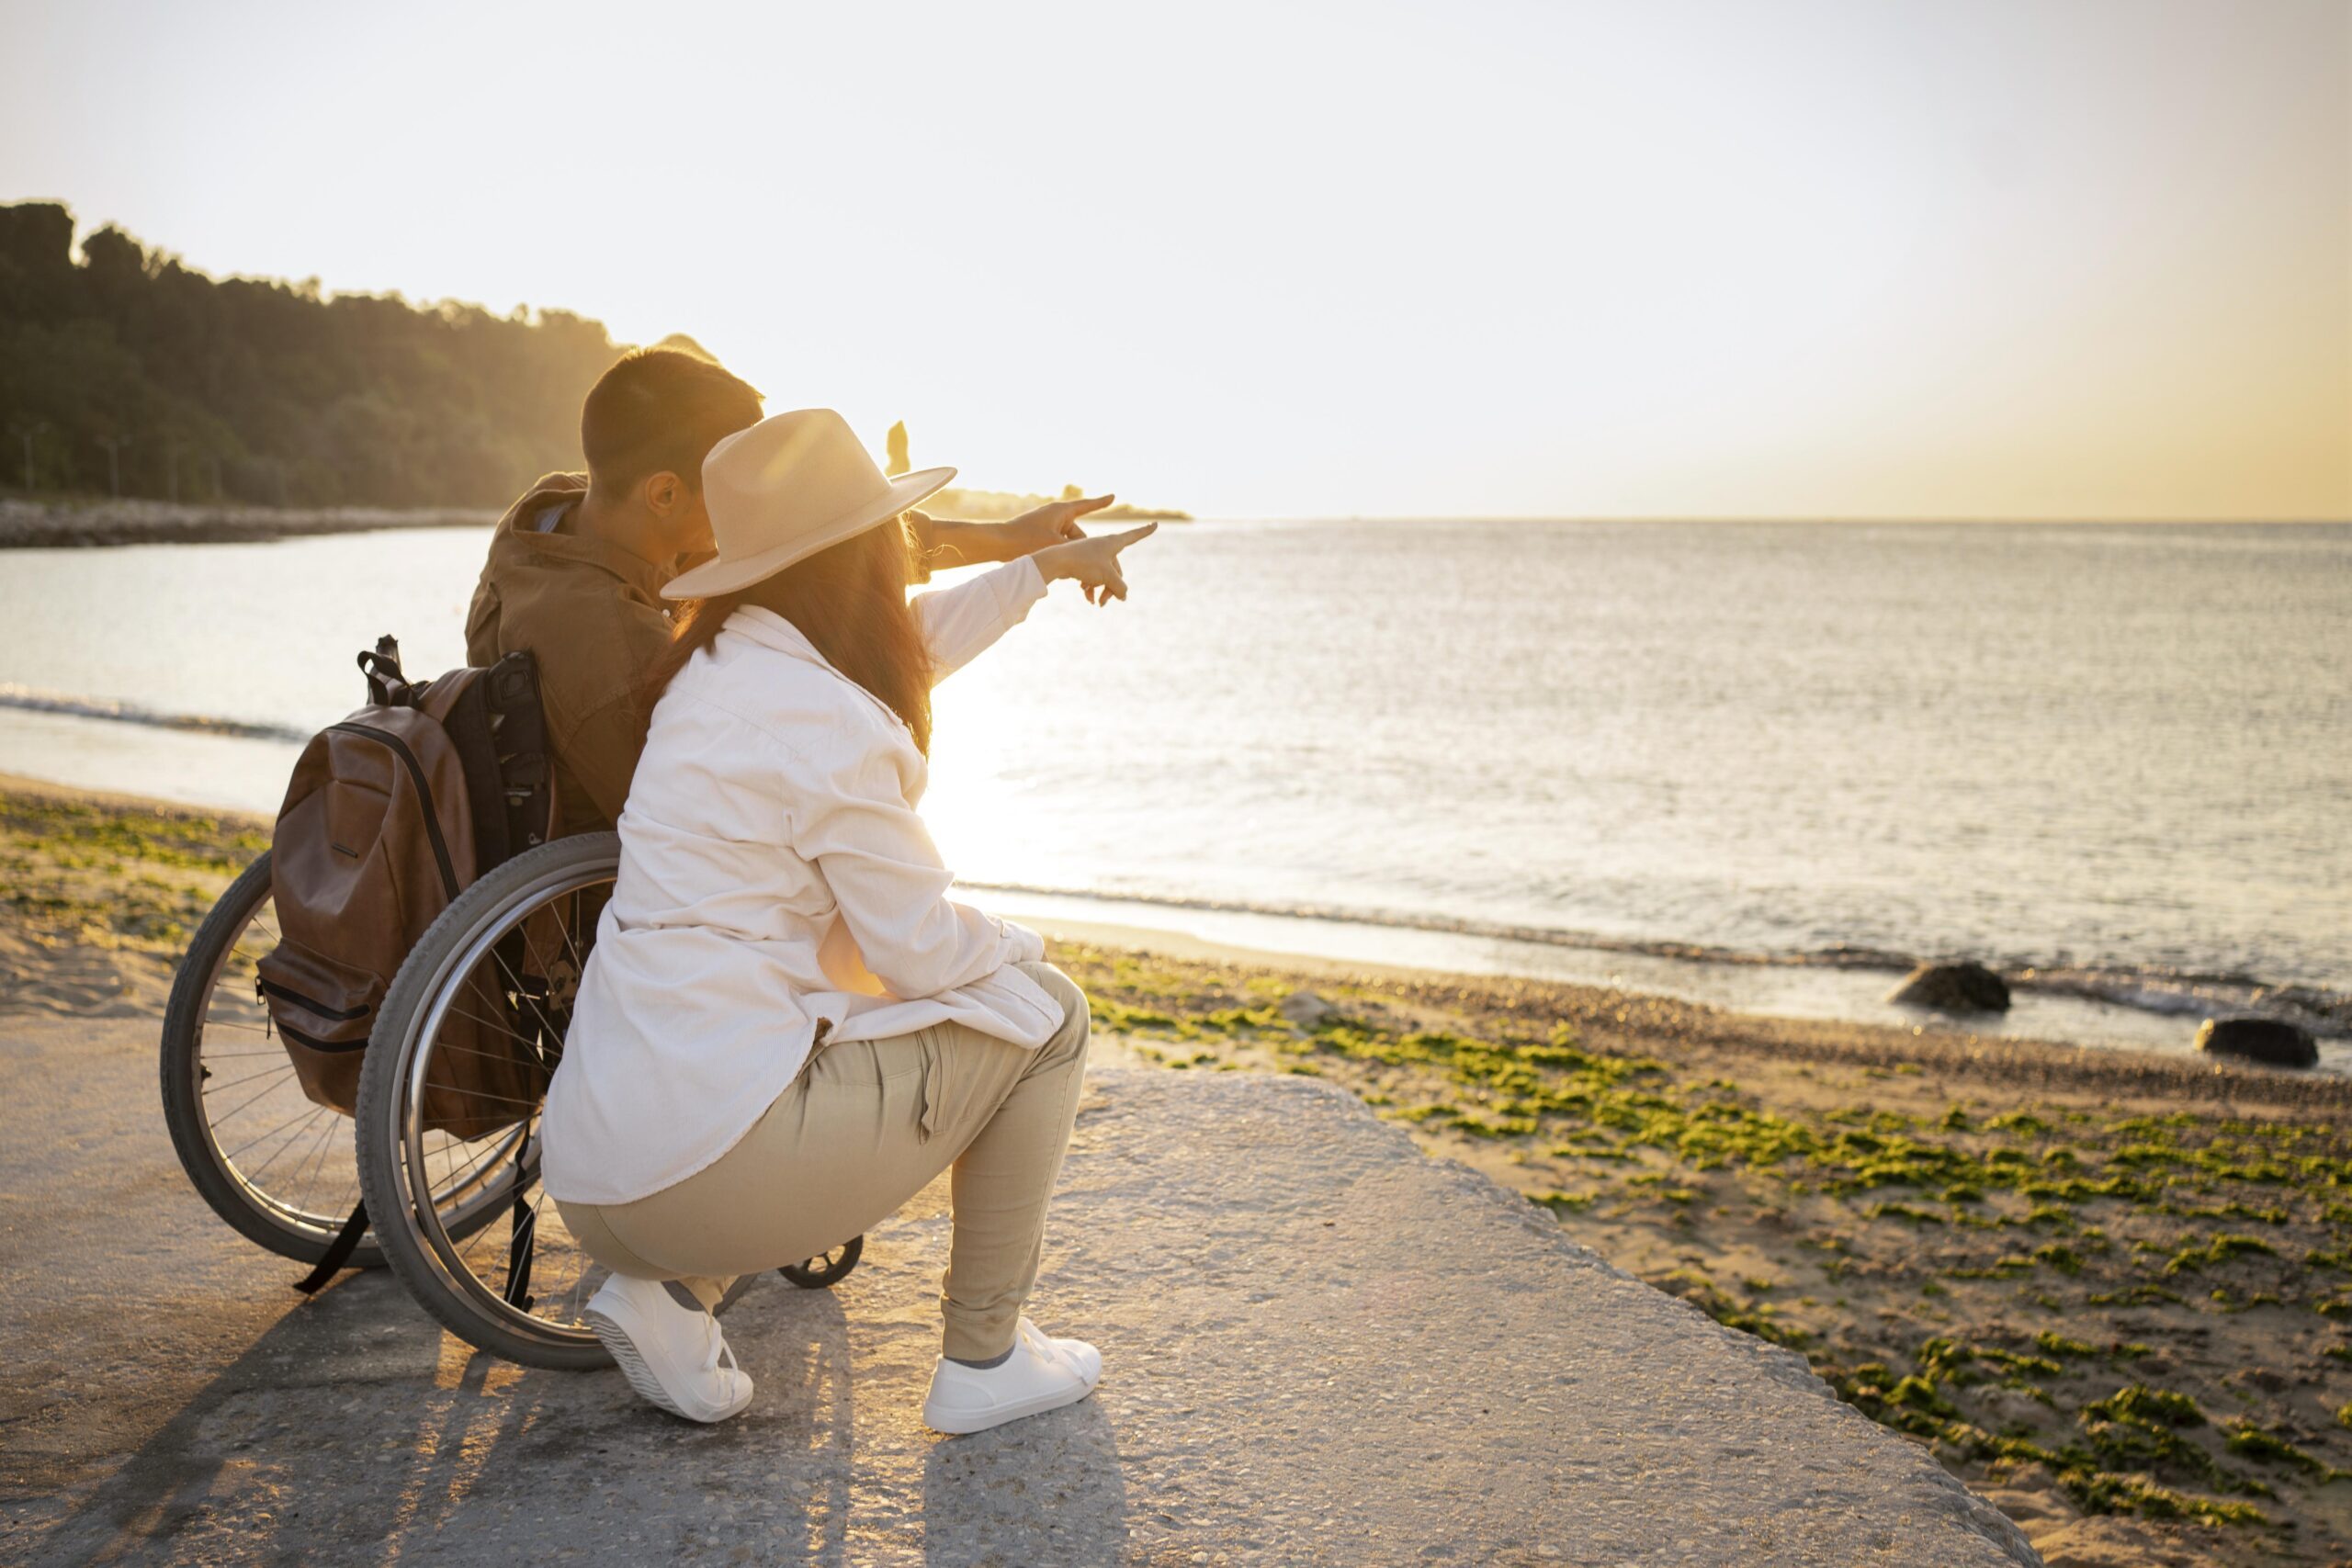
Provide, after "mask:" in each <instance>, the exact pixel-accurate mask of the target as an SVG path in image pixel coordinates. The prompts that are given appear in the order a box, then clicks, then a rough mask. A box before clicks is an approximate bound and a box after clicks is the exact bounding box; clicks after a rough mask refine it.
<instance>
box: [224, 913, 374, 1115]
mask: <svg viewBox="0 0 2352 1568" xmlns="http://www.w3.org/2000/svg"><path fill="white" fill-rule="evenodd" d="M255 968H256V969H257V970H258V971H259V972H260V976H261V977H260V982H259V983H260V987H261V998H262V1001H263V1003H264V1005H265V1006H266V1007H267V1008H268V1010H269V1017H270V1021H272V1022H273V1023H275V1024H276V1025H277V1032H278V1034H279V1035H280V1036H281V1037H282V1038H283V1040H284V1042H285V1044H286V1055H287V1058H288V1060H289V1061H291V1062H292V1063H293V1064H294V1076H295V1077H298V1078H300V1080H301V1083H302V1092H303V1093H304V1094H306V1095H308V1096H309V1097H310V1098H311V1100H312V1101H314V1102H315V1103H317V1104H320V1105H323V1106H326V1107H328V1108H329V1109H330V1110H334V1111H342V1112H344V1113H345V1115H349V1114H350V1113H351V1111H352V1109H353V1107H355V1106H356V1104H357V1103H358V1100H359V1062H360V1055H361V1053H362V1052H363V1051H364V1050H365V1049H366V1047H367V1044H368V1031H369V1030H371V1029H373V1028H374V1027H375V1026H376V1011H377V1009H378V1008H379V1007H380V1006H381V1005H382V1004H383V1000H384V990H385V979H384V976H380V975H376V974H372V973H370V972H369V971H368V970H364V969H355V968H352V967H351V966H350V965H349V964H338V963H336V962H335V961H334V959H332V958H329V957H327V956H326V955H325V954H323V953H314V952H312V951H311V949H309V948H307V947H304V946H303V945H302V944H301V943H300V942H279V943H278V944H277V947H276V948H275V949H273V950H272V951H271V952H270V953H268V954H267V955H266V956H265V957H264V958H263V959H262V960H261V961H260V963H259V964H256V965H255Z"/></svg>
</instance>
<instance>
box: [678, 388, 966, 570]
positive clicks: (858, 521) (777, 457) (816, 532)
mask: <svg viewBox="0 0 2352 1568" xmlns="http://www.w3.org/2000/svg"><path fill="white" fill-rule="evenodd" d="M955 477H956V470H955V469H953V468H918V469H916V470H915V471H914V472H913V473H911V474H900V475H899V477H898V478H897V479H885V478H884V477H883V476H882V470H881V469H880V468H878V467H876V464H875V461H874V457H873V454H871V453H869V452H868V451H866V449H865V444H864V443H863V442H861V441H859V440H858V438H857V435H856V434H855V433H854V431H852V430H851V429H850V427H849V422H848V421H847V420H845V419H843V418H842V416H841V415H840V414H838V413H835V412H833V411H832V410H831V409H795V410H793V411H792V412H790V413H779V414H771V415H769V416H768V417H767V418H766V419H763V420H762V421H760V423H757V424H755V425H752V427H751V428H750V429H749V430H739V431H737V432H736V433H735V434H732V435H730V436H729V437H728V438H727V439H726V440H724V441H721V442H720V443H719V444H718V446H714V447H712V448H711V449H710V456H709V457H705V458H704V459H703V460H702V493H703V501H704V502H705V504H707V506H708V507H709V508H710V532H711V538H712V540H713V542H714V543H716V544H717V545H718V558H716V559H714V560H707V561H705V562H704V563H703V564H702V565H700V566H698V567H695V569H694V570H692V571H687V572H683V573H681V574H679V575H678V576H677V577H674V578H673V579H671V580H670V582H669V585H668V586H667V587H665V588H663V589H662V597H663V598H664V599H707V598H709V597H710V596H711V595H712V594H714V593H732V592H735V590H737V589H739V588H749V587H750V586H751V585H752V583H754V582H757V581H760V580H761V579H762V578H766V577H774V576H775V574H776V573H777V572H779V571H782V570H784V569H785V568H786V567H788V566H790V565H791V564H792V563H793V562H795V561H797V560H805V559H807V558H809V557H810V556H813V555H815V554H816V553H817V552H818V551H819V550H821V549H823V548H824V547H826V546H828V545H838V544H840V543H841V542H842V540H843V539H846V538H849V537H851V536H854V535H857V534H863V533H864V532H865V530H867V529H868V528H871V527H874V526H875V525H877V524H881V523H887V522H888V521H889V520H890V519H891V518H893V517H896V516H897V515H898V514H899V513H901V512H904V511H905V510H906V509H907V508H908V507H910V506H912V505H914V504H915V503H916V502H919V501H921V500H922V499H923V497H925V496H927V495H929V494H931V493H932V492H933V491H936V490H938V489H940V488H941V487H942V486H944V484H946V483H947V481H948V480H950V479H954V478H955Z"/></svg>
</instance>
